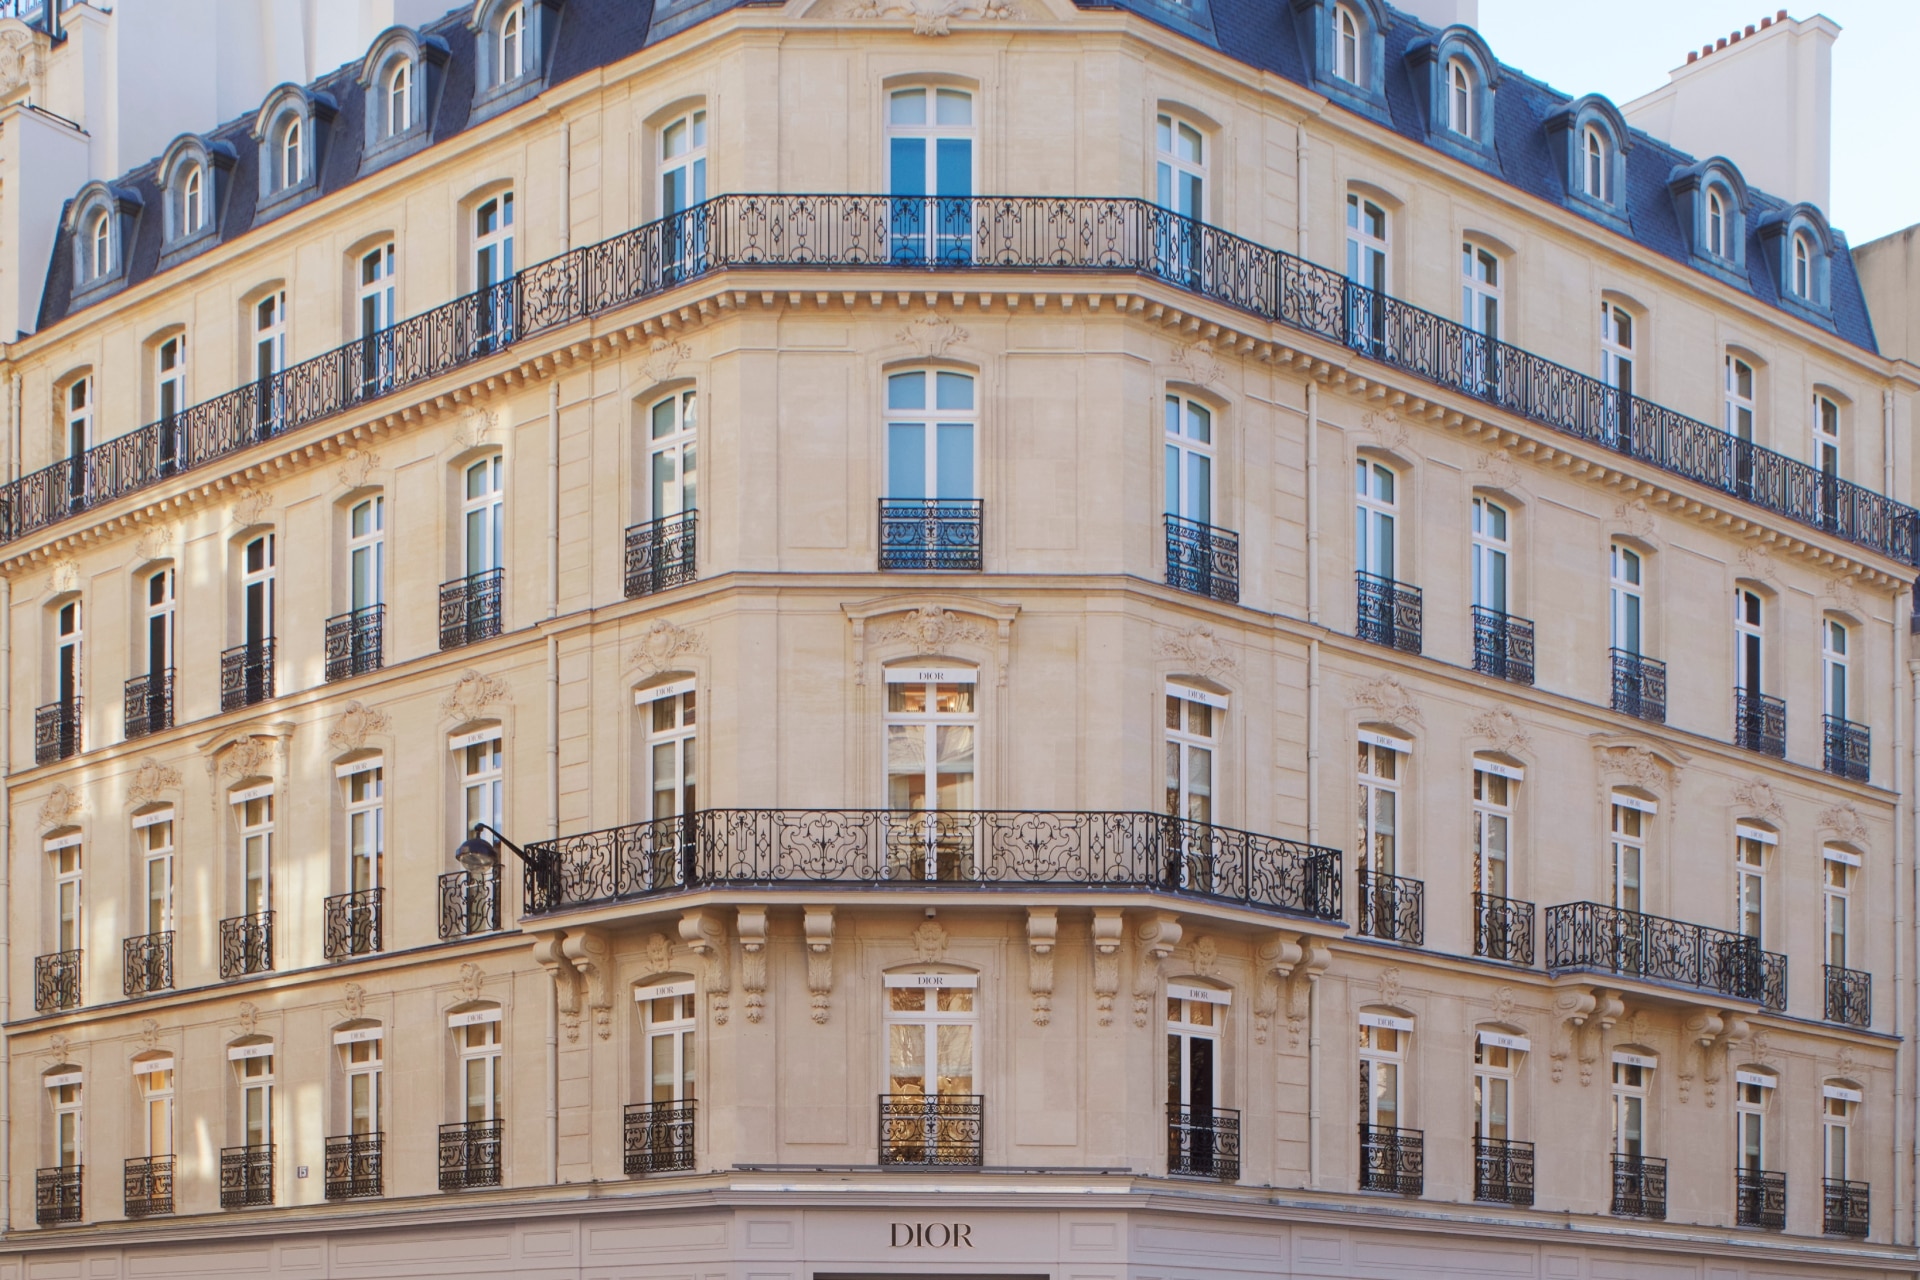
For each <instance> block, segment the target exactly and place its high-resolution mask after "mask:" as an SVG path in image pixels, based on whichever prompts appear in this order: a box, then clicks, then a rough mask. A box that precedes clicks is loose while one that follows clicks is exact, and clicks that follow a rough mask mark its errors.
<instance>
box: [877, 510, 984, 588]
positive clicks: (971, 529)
mask: <svg viewBox="0 0 1920 1280" xmlns="http://www.w3.org/2000/svg"><path fill="white" fill-rule="evenodd" d="M985 509H986V508H985V503H983V502H982V501H981V500H980V499H979V498H882V499H880V572H882V573H938V572H942V571H957V570H968V571H971V572H974V573H978V572H979V571H980V567H981V559H980V546H981V543H980V531H981V523H982V513H983V512H984V511H985Z"/></svg>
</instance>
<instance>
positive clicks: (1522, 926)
mask: <svg viewBox="0 0 1920 1280" xmlns="http://www.w3.org/2000/svg"><path fill="white" fill-rule="evenodd" d="M1523 773H1524V771H1523V770H1521V769H1519V768H1516V767H1515V766H1513V765H1510V764H1506V763H1503V762H1501V761H1498V760H1491V759H1487V758H1486V757H1484V756H1475V757H1474V760H1473V907H1474V912H1473V914H1474V932H1473V953H1474V954H1475V955H1477V956H1487V957H1490V958H1491V959H1495V960H1511V961H1515V962H1518V963H1520V964H1532V963H1533V941H1532V930H1531V929H1530V928H1527V927H1526V923H1527V921H1530V920H1531V919H1532V916H1531V909H1530V908H1529V909H1528V910H1527V914H1525V915H1516V914H1515V907H1516V904H1515V903H1513V902H1512V901H1511V897H1512V888H1513V882H1512V878H1511V871H1512V866H1511V863H1510V862H1509V855H1510V854H1511V853H1512V851H1513V809H1514V803H1515V801H1516V800H1517V799H1518V798H1519V787H1520V779H1521V777H1522V775H1523Z"/></svg>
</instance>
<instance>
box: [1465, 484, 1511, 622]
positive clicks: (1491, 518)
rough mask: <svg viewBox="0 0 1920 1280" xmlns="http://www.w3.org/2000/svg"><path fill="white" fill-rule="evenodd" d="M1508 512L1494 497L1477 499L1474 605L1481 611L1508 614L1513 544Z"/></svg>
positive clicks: (1475, 501)
mask: <svg viewBox="0 0 1920 1280" xmlns="http://www.w3.org/2000/svg"><path fill="white" fill-rule="evenodd" d="M1507 526H1508V521H1507V509H1506V508H1505V507H1504V506H1502V505H1501V504H1499V503H1498V502H1495V501H1494V500H1493V499H1492V498H1483V497H1476V498H1474V500H1473V603H1474V606H1475V608H1477V609H1487V610H1491V611H1493V612H1494V613H1499V614H1504V613H1506V612H1507V576H1508V567H1509V564H1510V563H1511V560H1512V549H1513V548H1512V543H1511V542H1510V540H1509V535H1508V531H1507Z"/></svg>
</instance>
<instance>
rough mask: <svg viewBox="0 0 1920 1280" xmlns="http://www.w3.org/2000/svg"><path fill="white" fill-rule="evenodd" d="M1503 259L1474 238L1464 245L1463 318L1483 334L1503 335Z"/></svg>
mask: <svg viewBox="0 0 1920 1280" xmlns="http://www.w3.org/2000/svg"><path fill="white" fill-rule="evenodd" d="M1500 293H1501V289H1500V260H1499V259H1498V258H1496V257H1494V256H1493V253H1492V251H1491V250H1488V249H1483V248H1481V247H1480V246H1479V245H1476V244H1474V243H1472V242H1471V241H1463V242H1462V243H1461V245H1460V311H1461V317H1460V318H1461V322H1462V323H1463V324H1465V325H1466V326H1467V328H1469V329H1471V330H1472V331H1473V332H1475V333H1477V334H1479V335H1480V336H1481V337H1483V338H1498V337H1499V336H1500Z"/></svg>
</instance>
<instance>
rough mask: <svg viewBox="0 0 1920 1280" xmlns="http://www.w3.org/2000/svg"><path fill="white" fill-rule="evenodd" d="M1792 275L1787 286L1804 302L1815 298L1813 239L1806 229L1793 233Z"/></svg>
mask: <svg viewBox="0 0 1920 1280" xmlns="http://www.w3.org/2000/svg"><path fill="white" fill-rule="evenodd" d="M1792 256H1793V260H1792V264H1791V270H1792V275H1791V276H1790V277H1789V279H1788V284H1787V287H1788V288H1789V289H1791V290H1792V291H1793V296H1794V297H1796V298H1798V299H1800V300H1801V301H1802V302H1810V301H1812V300H1813V240H1812V238H1811V237H1809V236H1808V235H1807V233H1806V232H1804V231H1796V232H1794V233H1793V255H1792Z"/></svg>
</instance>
